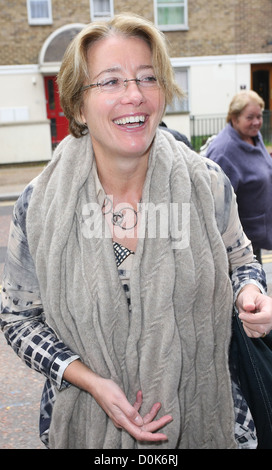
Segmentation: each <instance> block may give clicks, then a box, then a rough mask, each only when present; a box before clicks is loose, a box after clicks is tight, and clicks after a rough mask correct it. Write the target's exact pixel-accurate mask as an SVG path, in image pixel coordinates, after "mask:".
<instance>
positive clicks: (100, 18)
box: [90, 0, 114, 21]
mask: <svg viewBox="0 0 272 470" xmlns="http://www.w3.org/2000/svg"><path fill="white" fill-rule="evenodd" d="M109 2H110V11H109V15H107V16H103V15H95V11H94V0H90V17H91V20H92V21H97V20H99V21H107V20H109V19H110V18H112V17H113V15H114V4H113V0H109Z"/></svg>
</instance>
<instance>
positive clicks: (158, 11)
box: [154, 0, 188, 31]
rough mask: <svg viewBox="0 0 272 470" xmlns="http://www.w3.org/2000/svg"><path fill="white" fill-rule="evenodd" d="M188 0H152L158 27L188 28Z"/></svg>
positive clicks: (165, 28) (168, 28)
mask: <svg viewBox="0 0 272 470" xmlns="http://www.w3.org/2000/svg"><path fill="white" fill-rule="evenodd" d="M187 2H188V0H154V7H155V21H156V25H157V26H158V27H159V29H161V30H163V31H174V30H181V29H188V11H187Z"/></svg>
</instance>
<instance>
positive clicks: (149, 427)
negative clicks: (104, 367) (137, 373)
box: [92, 377, 172, 442]
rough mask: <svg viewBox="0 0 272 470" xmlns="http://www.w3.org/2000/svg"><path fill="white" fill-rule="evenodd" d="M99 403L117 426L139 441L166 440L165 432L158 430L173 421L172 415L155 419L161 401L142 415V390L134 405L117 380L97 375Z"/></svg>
mask: <svg viewBox="0 0 272 470" xmlns="http://www.w3.org/2000/svg"><path fill="white" fill-rule="evenodd" d="M92 395H93V396H94V398H95V400H96V401H97V403H98V404H99V405H100V406H101V408H103V410H104V411H105V412H106V413H107V415H108V416H109V417H110V418H111V420H112V421H113V423H114V425H115V426H116V427H117V428H122V429H125V430H126V431H127V432H128V433H129V434H130V435H131V436H132V437H134V439H136V440H137V441H151V442H155V441H166V440H167V436H166V435H165V434H164V433H160V432H156V431H157V430H158V429H160V428H162V427H163V426H165V425H166V424H168V423H170V422H171V421H172V416H170V415H165V416H163V417H161V418H159V419H158V420H155V418H156V416H157V414H158V412H159V410H160V408H161V404H160V403H155V404H154V405H153V406H152V408H151V410H150V411H149V413H147V414H146V415H145V416H143V417H141V415H140V414H139V410H140V408H141V405H142V402H143V396H142V392H141V391H138V393H137V396H136V401H135V403H134V405H133V406H132V405H131V404H130V403H129V402H128V400H127V398H126V396H125V394H124V392H123V391H122V390H121V389H120V387H118V385H116V383H115V382H113V381H112V380H108V379H103V378H101V377H97V382H96V390H95V391H93V393H92Z"/></svg>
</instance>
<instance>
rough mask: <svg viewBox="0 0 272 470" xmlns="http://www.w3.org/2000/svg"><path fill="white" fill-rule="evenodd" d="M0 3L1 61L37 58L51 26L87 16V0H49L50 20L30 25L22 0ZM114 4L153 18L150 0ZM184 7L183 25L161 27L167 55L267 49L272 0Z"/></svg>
mask: <svg viewBox="0 0 272 470" xmlns="http://www.w3.org/2000/svg"><path fill="white" fill-rule="evenodd" d="M1 3H2V5H1V16H0V65H12V64H14V65H16V64H18V65H19V64H37V63H38V56H39V52H40V50H41V47H42V45H43V43H44V41H45V40H46V38H47V37H48V36H49V35H50V34H51V33H52V32H53V31H55V30H56V29H58V28H60V27H61V26H64V25H66V24H69V23H88V22H90V21H91V20H90V6H89V0H69V1H67V0H52V14H53V24H52V25H50V26H29V24H28V19H27V7H26V0H16V1H15V0H11V1H2V2H1ZM114 9H115V13H119V12H122V11H133V12H134V13H138V14H140V15H142V16H144V17H145V18H148V19H150V20H153V19H154V10H153V2H152V1H150V2H147V1H146V0H138V1H137V2H135V0H115V1H114ZM188 12H189V30H188V31H175V32H168V33H166V35H167V37H168V40H169V51H170V54H171V56H172V57H180V56H187V57H188V56H201V55H224V54H250V53H268V52H272V44H270V45H269V44H268V43H269V42H272V27H271V19H272V0H229V1H228V2H226V1H225V0H209V1H207V0H188Z"/></svg>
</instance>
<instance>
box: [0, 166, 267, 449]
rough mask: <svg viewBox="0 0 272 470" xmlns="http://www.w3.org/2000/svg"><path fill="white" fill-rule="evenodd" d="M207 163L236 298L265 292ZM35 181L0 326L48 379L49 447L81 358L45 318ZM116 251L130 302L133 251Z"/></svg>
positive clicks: (230, 203)
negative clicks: (29, 227)
mask: <svg viewBox="0 0 272 470" xmlns="http://www.w3.org/2000/svg"><path fill="white" fill-rule="evenodd" d="M206 164H207V167H208V169H209V171H210V174H211V179H212V181H213V183H212V185H213V193H214V200H215V206H216V221H217V225H218V228H219V230H220V233H221V235H222V239H223V241H224V244H225V247H226V251H227V253H228V258H229V266H230V276H231V281H232V285H233V292H234V301H235V299H236V297H237V295H238V293H239V291H240V289H241V288H242V287H243V286H244V285H245V284H247V283H254V284H255V285H257V286H258V287H259V288H260V290H261V291H262V292H263V293H265V292H266V279H265V273H264V271H263V269H262V267H261V265H260V264H258V263H257V262H256V261H255V260H254V258H253V255H252V250H251V244H250V242H249V240H248V239H247V238H246V236H245V235H244V233H243V231H242V227H241V224H240V221H239V219H238V215H237V210H236V200H235V196H234V195H233V192H232V191H231V190H230V183H229V181H228V180H227V179H226V177H225V175H224V174H223V173H222V172H221V170H220V169H219V168H218V167H217V166H215V165H214V163H213V162H212V161H209V160H207V162H206ZM95 179H96V189H97V197H98V202H99V203H100V204H101V207H102V205H103V201H104V199H105V193H104V191H103V188H102V186H101V184H100V182H99V180H98V176H97V173H96V172H95ZM33 184H34V183H33V182H32V183H30V185H29V186H27V187H26V189H25V190H24V192H23V193H22V195H21V196H20V198H19V199H18V201H17V203H16V204H15V206H14V212H13V219H12V223H11V229H10V236H9V243H8V250H7V258H6V264H5V268H4V277H3V288H2V301H1V314H0V326H1V328H2V330H3V332H4V334H5V337H6V339H7V342H8V344H10V345H11V346H12V348H13V349H14V351H15V352H16V353H17V355H18V356H19V357H20V358H21V359H22V360H23V361H24V362H25V363H26V364H27V365H28V366H29V367H31V368H32V369H35V370H36V371H38V372H40V373H42V374H44V376H45V377H46V382H45V386H44V390H43V394H42V399H41V411H40V436H41V440H42V441H43V442H44V444H45V445H48V432H49V426H50V420H51V414H52V410H53V405H54V397H55V389H58V390H62V389H64V388H65V387H68V386H69V385H70V384H69V383H68V382H66V381H65V380H64V379H63V373H64V371H65V369H66V367H67V366H68V365H69V364H70V363H71V362H72V361H74V360H76V359H79V356H78V355H77V354H75V353H74V352H73V351H71V350H70V349H69V348H68V347H67V346H66V345H65V344H64V343H63V342H62V341H61V339H59V338H58V337H57V336H56V334H55V333H54V331H53V330H52V329H51V328H50V327H49V326H48V325H47V324H46V322H45V318H44V314H43V307H42V304H41V298H40V292H39V285H38V280H37V277H36V274H35V266H34V263H33V260H32V257H31V255H30V253H29V248H28V241H27V233H26V214H27V208H28V205H29V201H30V198H31V194H32V191H33ZM113 249H114V253H115V258H116V263H117V267H118V272H119V275H120V280H121V282H122V285H123V287H124V289H125V291H126V295H127V298H128V305H129V306H130V303H129V299H130V295H129V275H130V267H131V263H132V260H133V254H134V253H133V252H132V251H130V250H128V249H127V248H125V247H123V246H122V245H120V244H118V243H113ZM233 389H234V404H235V411H236V423H238V424H237V425H236V427H235V434H236V439H237V441H238V442H246V444H245V447H250V446H251V444H250V440H252V441H254V440H255V439H256V438H255V435H254V433H253V431H254V425H253V423H252V420H251V416H250V413H249V410H248V408H247V405H246V403H245V402H244V401H243V398H242V396H241V395H240V393H239V388H238V387H237V384H234V385H233ZM235 390H236V391H235ZM237 426H238V428H239V429H238V428H237ZM245 428H246V430H245ZM248 436H249V437H248ZM251 437H252V439H251ZM253 446H254V444H253Z"/></svg>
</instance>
